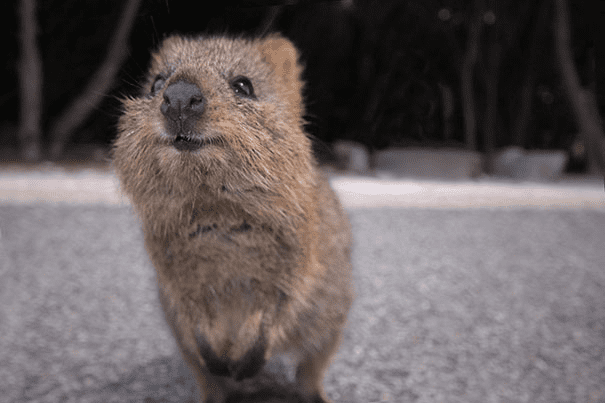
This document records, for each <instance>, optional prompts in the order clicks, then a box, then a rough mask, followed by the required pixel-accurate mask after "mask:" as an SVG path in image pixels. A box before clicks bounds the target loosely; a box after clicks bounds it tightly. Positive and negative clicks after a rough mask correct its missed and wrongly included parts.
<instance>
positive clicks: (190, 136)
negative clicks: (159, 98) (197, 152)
mask: <svg viewBox="0 0 605 403" xmlns="http://www.w3.org/2000/svg"><path fill="white" fill-rule="evenodd" d="M163 98H164V101H163V102H162V105H161V106H160V111H161V112H162V114H163V115H164V116H165V117H166V123H167V129H168V132H169V133H170V134H171V135H172V136H174V146H175V147H176V148H177V149H179V150H189V151H192V150H194V149H197V148H199V147H200V146H201V145H202V144H203V138H201V136H202V135H201V133H196V130H195V125H196V123H197V121H198V120H199V118H200V117H201V116H202V114H203V113H204V109H205V107H206V98H204V95H203V94H202V91H201V90H200V88H199V87H198V86H197V85H195V84H193V83H191V82H189V81H184V80H181V81H176V82H174V83H172V84H170V85H169V86H168V87H167V88H166V90H165V91H164V94H163ZM202 137H203V136H202Z"/></svg>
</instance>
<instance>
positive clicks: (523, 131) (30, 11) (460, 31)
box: [0, 0, 605, 179]
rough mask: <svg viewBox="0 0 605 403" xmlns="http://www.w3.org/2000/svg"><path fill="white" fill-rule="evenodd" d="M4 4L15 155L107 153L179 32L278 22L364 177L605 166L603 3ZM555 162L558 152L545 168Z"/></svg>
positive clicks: (322, 142) (317, 113)
mask: <svg viewBox="0 0 605 403" xmlns="http://www.w3.org/2000/svg"><path fill="white" fill-rule="evenodd" d="M0 7H1V8H2V12H1V13H0V14H1V15H2V16H3V17H2V18H3V20H4V21H3V27H4V29H5V33H6V34H5V40H4V41H3V45H2V46H3V49H2V54H3V55H4V58H5V70H4V74H3V75H2V80H1V81H0V85H1V90H0V94H1V95H0V108H1V111H2V112H1V113H2V115H1V117H2V119H1V122H0V157H1V159H2V161H5V162H7V161H20V162H29V161H42V160H68V161H69V160H87V159H89V160H91V161H94V160H99V161H103V160H104V159H106V157H107V154H108V150H109V147H110V144H111V142H112V141H113V139H114V138H115V136H116V122H117V118H118V116H119V114H120V99H121V98H123V97H125V96H129V95H134V94H136V93H137V90H138V87H137V83H138V82H140V80H141V79H142V77H143V76H144V74H145V72H146V69H147V66H148V62H149V53H150V50H152V49H154V48H155V47H156V46H157V45H158V43H159V42H160V41H161V40H162V38H164V37H165V36H167V35H168V34H170V33H175V32H176V33H182V34H198V33H230V34H244V35H261V34H263V33H266V32H270V31H280V32H282V33H283V34H284V35H286V36H287V37H289V38H290V39H291V40H292V41H293V42H294V43H295V44H296V45H297V46H298V47H299V48H300V50H301V54H302V62H303V63H304V64H305V66H306V71H305V79H306V81H307V87H306V94H305V95H306V100H307V104H308V116H307V119H308V128H307V129H308V132H309V133H310V134H311V135H312V136H313V137H314V138H315V139H316V140H318V141H317V142H316V143H317V147H316V149H317V152H318V155H319V157H320V158H322V160H323V161H328V162H330V161H332V162H336V163H337V164H339V166H340V167H345V168H347V167H348V168H353V169H355V170H359V171H364V170H368V169H370V170H371V169H373V168H376V167H377V166H379V165H380V164H387V165H388V164H389V163H392V161H394V160H397V155H398V154H397V153H398V152H399V153H403V154H401V155H406V154H405V152H406V150H416V151H417V150H418V149H420V150H436V151H439V150H442V151H447V152H449V153H451V152H454V157H453V158H454V160H456V159H458V157H460V158H462V157H463V156H464V158H466V159H467V160H468V161H470V162H466V163H465V164H470V165H471V167H470V168H464V169H465V175H468V176H477V175H480V174H494V173H495V174H502V175H509V176H515V175H517V176H521V177H522V176H523V175H524V173H523V172H521V173H519V172H517V173H515V172H514V171H515V166H519V165H524V164H525V163H526V162H527V161H528V160H529V159H531V158H530V156H535V155H538V156H539V158H538V159H539V160H540V161H542V162H540V164H542V165H543V166H542V167H541V168H540V167H538V168H537V170H538V171H540V170H541V171H544V170H546V169H547V168H548V166H549V164H550V165H551V167H550V168H548V169H551V170H552V169H554V170H555V171H556V172H555V173H554V174H553V173H546V177H547V179H549V178H550V179H552V177H553V175H555V176H556V175H558V174H559V173H599V172H601V173H602V170H603V154H604V151H603V132H602V119H601V116H602V114H603V111H604V108H605V105H604V103H605V98H604V93H605V45H604V44H603V41H602V40H599V39H598V38H602V34H603V28H602V24H601V22H602V21H603V15H604V13H605V3H604V2H582V1H571V2H568V1H566V0H557V1H550V0H531V1H526V0H497V1H496V0H441V1H439V0H429V1H427V0H380V1H378V0H341V1H313V0H288V1H287V0H241V1H235V0H230V1H226V2H222V3H221V5H216V4H202V5H199V4H195V6H193V5H192V3H191V2H189V1H183V0H145V1H142V0H126V1H123V2H114V1H108V0H96V1H87V2H82V1H77V0H66V1H65V0H61V1H57V0H11V1H5V2H3V3H2V5H1V6H0ZM192 7H194V8H195V9H192ZM385 151H386V153H385ZM446 154H447V153H446ZM438 155H443V154H438ZM446 156H447V155H446ZM550 156H552V158H554V159H553V161H554V162H546V163H545V162H543V160H544V158H548V157H550ZM450 158H451V157H450ZM404 159H405V158H404ZM421 159H423V160H427V157H426V155H425V156H422V158H421ZM429 159H430V158H429ZM437 159H438V160H440V159H441V158H440V157H437ZM534 159H535V158H534ZM385 160H386V161H387V162H384V161H385ZM389 161H390V162H389ZM511 162H512V165H511ZM347 164H349V165H348V166H347ZM448 164H449V163H448ZM503 164H504V166H503ZM506 164H508V165H506ZM544 164H546V165H544ZM552 164H554V165H555V166H554V168H553V167H552ZM448 166H449V165H448ZM427 169H432V168H427ZM523 169H524V170H526V171H527V170H532V169H534V168H529V167H526V166H525V165H524V168H523ZM534 170H535V169H534ZM557 170H558V171H557ZM467 171H468V172H467ZM525 174H527V172H526V173H525Z"/></svg>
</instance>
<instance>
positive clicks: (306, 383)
mask: <svg viewBox="0 0 605 403" xmlns="http://www.w3.org/2000/svg"><path fill="white" fill-rule="evenodd" d="M340 338H341V333H340V330H334V331H332V332H331V334H330V337H329V338H328V339H326V341H325V342H324V344H323V345H322V347H321V348H320V349H319V350H315V351H314V352H313V353H311V354H309V355H308V356H307V357H305V358H304V359H303V360H302V361H301V362H300V363H299V364H298V368H297V369H296V383H297V386H298V388H299V390H300V393H301V394H302V395H303V396H305V397H306V398H307V399H308V402H309V403H329V400H328V399H327V398H326V397H325V394H324V392H323V386H322V381H323V377H324V374H325V372H326V369H327V368H328V365H329V364H330V360H331V358H332V356H333V355H334V353H335V352H336V350H337V349H338V345H339V343H340Z"/></svg>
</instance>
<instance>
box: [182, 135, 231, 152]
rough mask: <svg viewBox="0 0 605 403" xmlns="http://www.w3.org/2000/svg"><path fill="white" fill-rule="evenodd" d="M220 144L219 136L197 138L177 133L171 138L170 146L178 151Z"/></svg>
mask: <svg viewBox="0 0 605 403" xmlns="http://www.w3.org/2000/svg"><path fill="white" fill-rule="evenodd" d="M220 144H222V141H221V139H220V138H198V137H193V136H188V135H186V134H179V135H177V136H176V137H175V138H174V140H172V146H173V147H174V148H176V149H177V150H178V151H196V150H199V149H200V148H202V147H205V146H209V145H220Z"/></svg>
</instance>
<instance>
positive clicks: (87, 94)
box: [50, 0, 141, 158]
mask: <svg viewBox="0 0 605 403" xmlns="http://www.w3.org/2000/svg"><path fill="white" fill-rule="evenodd" d="M140 3H141V0H128V2H127V3H126V5H125V6H124V11H123V12H122V15H121V17H120V20H119V21H118V25H117V27H116V30H115V32H114V35H113V37H112V38H111V42H110V43H109V49H108V51H107V54H106V56H105V60H104V61H103V63H102V64H101V65H100V66H99V68H98V69H97V71H96V72H95V74H94V75H93V77H92V78H91V79H90V81H89V82H88V85H87V86H86V88H85V89H84V91H83V92H82V93H81V94H80V95H79V96H78V97H76V98H75V99H74V100H73V101H72V102H71V104H70V105H69V106H68V107H67V108H66V109H65V111H64V112H63V114H62V115H61V116H60V117H59V118H58V119H57V120H56V121H55V122H54V124H53V126H52V129H51V131H50V138H51V141H52V144H51V150H50V153H51V157H52V158H58V157H60V156H61V154H62V153H63V151H64V149H65V145H66V144H67V142H68V141H69V140H70V138H71V137H72V135H73V132H74V130H75V129H77V128H78V126H80V125H81V124H82V123H83V122H84V120H85V119H86V118H87V117H88V116H89V114H90V113H91V112H92V111H93V110H94V109H95V108H96V107H97V105H98V104H99V103H100V102H101V100H102V99H103V97H104V96H105V95H106V94H107V92H108V91H109V89H110V88H111V86H112V85H113V84H114V77H115V75H116V73H117V72H118V70H119V68H120V66H121V65H122V62H123V61H124V59H125V58H126V56H127V51H126V50H127V41H128V37H129V35H130V31H131V28H132V25H133V23H134V19H135V17H136V14H137V10H138V9H139V4H140Z"/></svg>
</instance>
